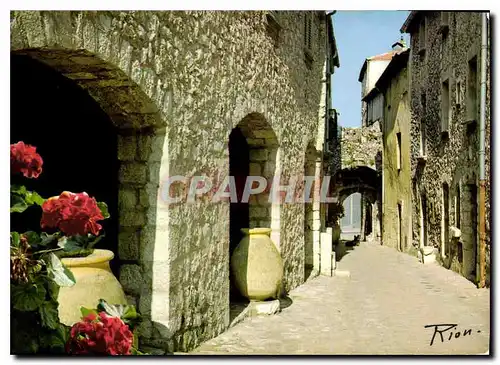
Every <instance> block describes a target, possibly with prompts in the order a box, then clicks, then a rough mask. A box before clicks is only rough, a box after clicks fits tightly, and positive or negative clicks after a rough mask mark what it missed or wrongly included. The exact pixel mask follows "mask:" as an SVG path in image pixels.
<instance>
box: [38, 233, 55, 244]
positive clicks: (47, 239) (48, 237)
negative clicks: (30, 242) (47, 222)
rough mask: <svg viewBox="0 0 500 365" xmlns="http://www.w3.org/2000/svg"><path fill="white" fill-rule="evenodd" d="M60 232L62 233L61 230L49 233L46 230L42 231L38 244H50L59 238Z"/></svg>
mask: <svg viewBox="0 0 500 365" xmlns="http://www.w3.org/2000/svg"><path fill="white" fill-rule="evenodd" d="M59 234H60V233H59V232H56V233H54V234H48V233H46V232H42V233H41V234H40V241H39V242H38V246H43V247H46V246H48V245H49V244H51V243H52V242H54V240H56V239H57V238H58V236H59Z"/></svg>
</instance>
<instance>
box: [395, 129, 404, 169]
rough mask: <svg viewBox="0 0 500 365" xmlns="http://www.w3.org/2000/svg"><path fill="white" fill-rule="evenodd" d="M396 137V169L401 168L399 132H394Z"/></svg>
mask: <svg viewBox="0 0 500 365" xmlns="http://www.w3.org/2000/svg"><path fill="white" fill-rule="evenodd" d="M396 139H397V149H396V161H397V166H398V171H400V170H401V166H402V165H403V164H402V161H401V132H398V133H396Z"/></svg>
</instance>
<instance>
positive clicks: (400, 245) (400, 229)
mask: <svg viewBox="0 0 500 365" xmlns="http://www.w3.org/2000/svg"><path fill="white" fill-rule="evenodd" d="M402 211H403V207H402V204H401V203H398V249H399V251H403V250H404V248H403V213H402Z"/></svg>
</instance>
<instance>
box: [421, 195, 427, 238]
mask: <svg viewBox="0 0 500 365" xmlns="http://www.w3.org/2000/svg"><path fill="white" fill-rule="evenodd" d="M424 246H427V197H426V196H425V194H424V193H422V194H421V195H420V247H424Z"/></svg>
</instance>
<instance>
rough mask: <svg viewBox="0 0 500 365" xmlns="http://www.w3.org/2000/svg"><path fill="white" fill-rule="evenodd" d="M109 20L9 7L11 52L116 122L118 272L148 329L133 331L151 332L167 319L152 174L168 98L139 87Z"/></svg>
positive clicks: (160, 161) (166, 274) (159, 204)
mask: <svg viewBox="0 0 500 365" xmlns="http://www.w3.org/2000/svg"><path fill="white" fill-rule="evenodd" d="M110 21H111V20H110V18H108V17H106V15H105V13H104V12H103V13H99V14H97V13H95V14H94V13H93V12H88V13H85V14H84V13H82V12H38V11H23V12H12V13H11V55H12V57H13V58H14V59H16V60H20V59H23V58H28V59H30V60H34V61H35V62H39V63H41V64H43V65H45V66H47V67H49V68H50V69H52V70H54V71H56V72H57V73H59V74H60V75H61V76H62V77H64V78H66V79H68V80H71V81H72V82H73V83H74V84H75V85H76V86H77V87H79V88H80V89H81V90H84V92H86V93H87V94H88V96H89V97H90V98H92V99H93V100H94V101H95V103H96V104H97V105H98V106H99V107H100V108H101V109H102V111H103V112H104V113H105V114H106V115H107V116H108V117H109V120H110V121H111V123H112V124H113V126H114V127H115V128H116V133H117V150H116V151H115V153H116V158H117V160H118V161H119V172H118V176H116V179H117V180H118V184H119V187H118V191H117V194H118V215H119V217H118V224H119V234H118V250H117V251H118V252H115V255H116V256H117V257H118V258H119V263H120V267H119V279H120V281H121V283H122V285H123V287H124V289H125V291H126V293H127V295H128V296H129V300H130V302H131V303H132V304H135V305H137V306H138V309H139V311H140V312H141V314H142V315H143V316H144V317H145V319H146V324H147V325H146V326H145V327H144V328H146V329H148V328H149V330H147V331H142V332H141V335H142V336H145V337H153V336H156V337H158V335H154V334H153V333H152V331H153V330H152V328H153V327H151V322H149V320H151V321H153V324H154V325H155V328H157V329H158V330H159V331H165V327H166V326H167V327H168V326H169V323H170V321H172V318H171V313H170V312H169V301H170V300H171V298H170V295H169V294H170V293H169V291H170V277H171V275H170V271H171V267H170V262H169V252H170V247H169V243H170V242H169V226H168V216H169V214H168V207H167V205H166V204H164V202H163V201H162V200H161V199H160V198H161V193H162V192H161V190H160V189H161V188H162V184H161V181H160V177H164V176H168V173H169V164H168V160H167V156H168V153H167V148H168V139H167V138H166V136H167V135H168V129H167V119H166V117H165V115H166V112H167V111H168V110H169V108H170V107H171V103H170V101H171V100H170V94H169V93H168V91H167V90H166V89H163V88H160V87H158V88H156V87H155V88H148V87H144V86H147V81H148V80H149V79H148V78H147V77H143V76H144V75H143V73H142V72H137V71H140V70H138V69H137V68H132V67H131V65H132V62H133V60H132V57H131V54H130V51H131V45H130V44H129V43H128V42H126V41H124V40H123V41H122V39H121V38H120V37H121V36H120V34H116V33H112V32H110V31H109V24H108V22H110ZM120 45H121V46H122V47H124V48H123V50H122V49H119V50H118V51H117V52H115V51H114V47H117V46H118V47H120ZM155 86H156V85H155ZM68 123H71V120H68ZM96 133H98V131H96ZM87 143H88V144H90V145H91V144H92V141H87ZM93 147H94V148H99V146H93ZM97 163H98V162H97ZM153 292H154V293H155V295H154V296H153ZM167 332H168V331H167ZM161 336H163V335H160V337H161ZM165 336H167V335H166V334H165Z"/></svg>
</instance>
